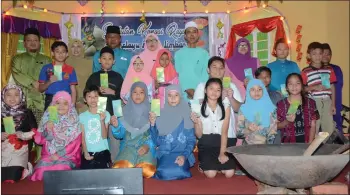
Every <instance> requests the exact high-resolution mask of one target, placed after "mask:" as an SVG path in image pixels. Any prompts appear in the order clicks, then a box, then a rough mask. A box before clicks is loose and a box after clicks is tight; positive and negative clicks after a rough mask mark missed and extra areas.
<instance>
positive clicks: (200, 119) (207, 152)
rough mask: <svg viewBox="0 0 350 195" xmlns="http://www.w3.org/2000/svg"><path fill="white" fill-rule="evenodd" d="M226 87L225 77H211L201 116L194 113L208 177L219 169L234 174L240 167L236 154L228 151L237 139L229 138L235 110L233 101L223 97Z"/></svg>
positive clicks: (212, 176)
mask: <svg viewBox="0 0 350 195" xmlns="http://www.w3.org/2000/svg"><path fill="white" fill-rule="evenodd" d="M222 90H223V86H222V82H221V80H220V79H218V78H210V79H209V80H208V81H207V83H206V85H205V90H204V93H205V95H204V100H203V103H202V106H201V114H200V116H198V115H197V114H196V113H192V115H191V119H192V120H193V122H194V124H195V126H194V127H195V134H196V136H197V138H198V139H199V142H198V160H199V166H200V168H201V169H202V170H203V171H204V174H205V175H206V176H207V177H208V178H214V177H215V176H216V174H217V173H218V172H221V173H223V174H225V176H226V177H227V178H230V177H232V176H233V175H234V169H235V167H236V164H235V161H234V157H233V156H232V154H228V153H226V152H225V151H226V148H227V147H230V146H234V145H235V144H236V139H235V138H228V128H229V123H230V114H231V111H230V106H229V104H227V103H223V101H222Z"/></svg>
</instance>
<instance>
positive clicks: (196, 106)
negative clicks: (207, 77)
mask: <svg viewBox="0 0 350 195" xmlns="http://www.w3.org/2000/svg"><path fill="white" fill-rule="evenodd" d="M190 104H191V111H192V112H194V113H196V114H197V115H198V116H200V115H201V104H200V103H199V100H190Z"/></svg>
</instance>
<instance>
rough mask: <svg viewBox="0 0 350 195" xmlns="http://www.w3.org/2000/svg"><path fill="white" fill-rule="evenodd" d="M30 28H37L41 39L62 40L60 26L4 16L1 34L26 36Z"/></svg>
mask: <svg viewBox="0 0 350 195" xmlns="http://www.w3.org/2000/svg"><path fill="white" fill-rule="evenodd" d="M30 27H32V28H37V29H38V30H39V32H40V36H41V37H44V38H56V39H61V31H60V26H59V24H55V23H50V22H42V21H37V20H29V19H25V18H19V17H15V16H8V15H4V14H3V16H2V25H1V32H5V33H18V34H24V31H25V30H26V29H27V28H30Z"/></svg>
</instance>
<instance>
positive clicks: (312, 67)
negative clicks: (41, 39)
mask: <svg viewBox="0 0 350 195" xmlns="http://www.w3.org/2000/svg"><path fill="white" fill-rule="evenodd" d="M309 67H310V68H311V69H312V70H320V69H322V68H324V65H323V64H322V66H321V67H320V68H316V67H314V66H312V65H311V64H310V65H309Z"/></svg>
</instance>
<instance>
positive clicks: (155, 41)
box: [146, 39, 158, 43]
mask: <svg viewBox="0 0 350 195" xmlns="http://www.w3.org/2000/svg"><path fill="white" fill-rule="evenodd" d="M157 42H158V40H157V39H151V40H146V43H157Z"/></svg>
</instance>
